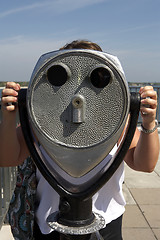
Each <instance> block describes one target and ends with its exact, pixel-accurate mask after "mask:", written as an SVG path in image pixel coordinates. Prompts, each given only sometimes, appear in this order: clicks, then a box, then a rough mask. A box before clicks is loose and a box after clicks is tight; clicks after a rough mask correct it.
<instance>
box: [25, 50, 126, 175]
mask: <svg viewBox="0 0 160 240" xmlns="http://www.w3.org/2000/svg"><path fill="white" fill-rule="evenodd" d="M117 62H118V60H115V62H114V59H112V58H110V55H108V54H105V53H101V52H97V51H91V50H63V51H56V52H51V53H48V54H45V55H43V56H42V57H41V58H40V59H39V61H38V63H37V65H36V67H35V69H34V72H33V74H32V78H31V81H30V85H29V88H28V91H27V109H28V115H29V120H30V124H31V126H32V129H33V132H34V134H35V135H36V137H37V138H38V141H39V143H40V145H41V146H42V147H43V148H44V150H45V152H46V153H47V155H49V157H50V158H51V159H54V162H56V164H57V165H58V166H59V167H60V168H61V169H62V170H63V171H64V172H67V174H69V175H70V176H72V177H75V178H77V177H82V176H84V175H85V174H86V173H87V172H89V171H91V170H92V169H93V168H94V167H95V166H97V165H98V164H99V163H100V162H101V161H102V160H103V159H104V158H105V157H106V155H108V154H109V152H110V151H111V149H112V148H113V146H114V145H115V144H116V142H117V141H118V139H119V137H120V135H121V133H122V130H123V128H124V126H125V123H126V119H127V116H128V112H129V107H130V95H129V91H128V87H127V83H126V81H125V77H124V74H123V72H122V71H121V68H120V69H118V67H119V66H118V65H117ZM46 165H47V167H48V168H49V169H50V171H51V172H52V170H53V169H52V164H49V163H46ZM53 171H54V170H53Z"/></svg>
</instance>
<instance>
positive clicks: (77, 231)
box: [47, 212, 105, 235]
mask: <svg viewBox="0 0 160 240" xmlns="http://www.w3.org/2000/svg"><path fill="white" fill-rule="evenodd" d="M94 215H95V219H94V221H93V222H92V223H91V224H89V225H85V226H83V227H70V226H64V225H62V224H60V223H58V221H57V217H58V212H55V213H53V214H51V215H50V216H49V217H48V218H47V222H48V224H49V226H50V227H51V228H53V229H54V230H56V231H58V232H60V233H63V234H70V235H86V234H91V233H93V232H97V231H99V230H100V229H102V228H103V227H104V226H105V220H104V218H103V217H102V216H101V215H100V214H98V213H94Z"/></svg>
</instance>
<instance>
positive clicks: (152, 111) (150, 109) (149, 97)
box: [139, 86, 157, 130]
mask: <svg viewBox="0 0 160 240" xmlns="http://www.w3.org/2000/svg"><path fill="white" fill-rule="evenodd" d="M139 93H140V95H141V98H142V99H141V108H140V112H141V116H142V124H143V127H144V128H146V129H148V130H150V129H153V128H154V127H155V118H156V110H157V92H156V91H154V89H153V87H152V86H145V87H141V88H140V90H139Z"/></svg>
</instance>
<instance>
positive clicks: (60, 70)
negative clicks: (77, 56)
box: [47, 65, 68, 87]
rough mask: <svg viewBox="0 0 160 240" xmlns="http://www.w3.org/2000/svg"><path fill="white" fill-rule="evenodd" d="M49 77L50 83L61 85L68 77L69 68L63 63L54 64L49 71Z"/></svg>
mask: <svg viewBox="0 0 160 240" xmlns="http://www.w3.org/2000/svg"><path fill="white" fill-rule="evenodd" d="M47 78H48V81H49V82H50V84H52V85H53V86H57V87H60V86H62V85H63V84H65V82H66V81H67V79H68V72H67V69H65V67H63V66H61V65H53V66H51V67H50V68H49V69H48V71H47Z"/></svg>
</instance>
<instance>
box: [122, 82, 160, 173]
mask: <svg viewBox="0 0 160 240" xmlns="http://www.w3.org/2000/svg"><path fill="white" fill-rule="evenodd" d="M139 93H140V94H141V98H142V100H141V109H140V112H141V116H142V125H143V127H144V128H145V129H147V130H151V129H153V128H154V127H155V118H156V109H157V93H156V92H155V91H154V90H153V87H152V86H146V87H142V88H141V89H140V91H139ZM145 105H146V106H147V107H146V106H145ZM158 156H159V136H158V131H157V129H156V130H155V131H154V132H152V133H144V132H142V131H141V132H139V130H138V129H137V130H136V132H135V135H134V137H133V140H132V143H131V146H130V148H129V150H128V152H127V154H126V156H125V159H124V160H125V162H126V163H127V165H128V166H129V167H131V168H132V169H134V170H137V171H144V172H152V171H153V170H154V168H155V166H156V163H157V161H158Z"/></svg>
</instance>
